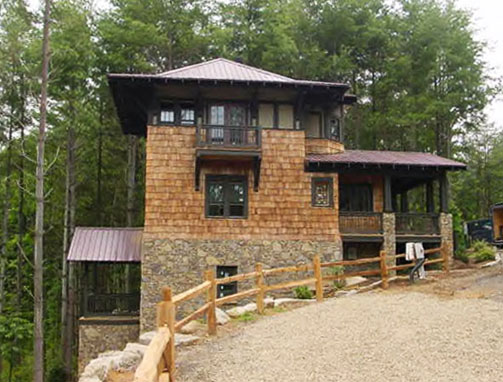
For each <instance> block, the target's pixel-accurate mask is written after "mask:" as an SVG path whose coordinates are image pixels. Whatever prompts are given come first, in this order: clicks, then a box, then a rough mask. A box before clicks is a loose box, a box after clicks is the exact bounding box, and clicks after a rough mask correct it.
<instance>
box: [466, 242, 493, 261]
mask: <svg viewBox="0 0 503 382" xmlns="http://www.w3.org/2000/svg"><path fill="white" fill-rule="evenodd" d="M468 257H469V258H470V259H473V261H474V262H475V263H481V262H483V261H490V260H494V259H495V258H496V250H495V249H494V247H493V246H491V245H489V244H488V243H486V242H485V241H476V242H475V243H473V246H472V248H470V251H469V253H468Z"/></svg>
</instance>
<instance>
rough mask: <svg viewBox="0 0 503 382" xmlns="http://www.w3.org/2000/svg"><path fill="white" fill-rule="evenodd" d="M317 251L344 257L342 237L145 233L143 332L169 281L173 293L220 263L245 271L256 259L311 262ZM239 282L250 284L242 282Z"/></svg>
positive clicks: (273, 263) (271, 264)
mask: <svg viewBox="0 0 503 382" xmlns="http://www.w3.org/2000/svg"><path fill="white" fill-rule="evenodd" d="M317 254H318V255H320V256H321V258H322V261H329V260H339V259H342V243H341V241H340V240H337V241H288V240H169V239H158V240H154V239H152V240H145V239H144V242H143V260H142V288H141V294H142V295H141V318H140V330H141V332H142V333H143V332H145V331H148V330H151V329H153V326H154V324H155V314H156V308H155V304H156V303H157V302H159V300H160V291H161V288H162V287H163V286H165V285H168V286H170V287H171V288H172V289H173V293H179V292H182V291H184V290H187V289H189V288H191V287H193V286H195V285H197V284H199V283H201V282H202V280H203V272H204V271H205V270H207V269H213V270H214V269H215V267H216V266H217V265H230V266H238V273H244V272H252V271H253V270H254V267H255V264H256V263H258V262H260V263H262V264H263V265H264V268H275V267H281V266H286V265H293V264H297V263H310V262H312V260H313V257H314V256H315V255H317ZM243 284H244V283H243ZM239 287H242V288H243V289H246V288H247V286H246V285H241V283H240V285H239ZM196 305H197V302H196ZM191 308H193V306H191V307H189V309H191ZM181 309H182V310H183V309H184V308H183V307H182V308H181Z"/></svg>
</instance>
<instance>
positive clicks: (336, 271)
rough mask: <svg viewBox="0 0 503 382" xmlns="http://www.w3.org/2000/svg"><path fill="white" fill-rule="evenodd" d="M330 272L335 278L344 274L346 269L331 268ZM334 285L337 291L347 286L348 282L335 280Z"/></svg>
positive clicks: (340, 267) (340, 266)
mask: <svg viewBox="0 0 503 382" xmlns="http://www.w3.org/2000/svg"><path fill="white" fill-rule="evenodd" d="M329 272H330V274H331V275H333V276H340V275H343V274H344V267H343V266H342V265H338V266H335V267H330V268H329ZM333 285H334V288H335V289H341V288H344V287H345V286H346V281H345V280H334V283H333Z"/></svg>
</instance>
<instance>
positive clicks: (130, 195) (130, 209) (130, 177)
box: [125, 135, 138, 293]
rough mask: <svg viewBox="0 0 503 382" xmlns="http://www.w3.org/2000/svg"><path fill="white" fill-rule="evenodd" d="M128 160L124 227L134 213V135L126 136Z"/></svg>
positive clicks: (127, 272) (128, 278)
mask: <svg viewBox="0 0 503 382" xmlns="http://www.w3.org/2000/svg"><path fill="white" fill-rule="evenodd" d="M128 143H129V144H128V158H127V215H126V220H127V221H126V225H127V226H128V227H132V226H133V222H134V212H135V189H136V158H137V152H138V137H137V136H136V135H129V136H128ZM125 281H126V288H125V289H126V293H129V292H130V285H131V267H130V265H129V264H126V267H125Z"/></svg>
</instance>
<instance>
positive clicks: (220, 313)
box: [216, 308, 231, 325]
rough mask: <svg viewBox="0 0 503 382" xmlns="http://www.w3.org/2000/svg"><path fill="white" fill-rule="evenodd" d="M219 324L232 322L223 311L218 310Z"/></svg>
mask: <svg viewBox="0 0 503 382" xmlns="http://www.w3.org/2000/svg"><path fill="white" fill-rule="evenodd" d="M216 316H217V324H218V325H225V324H226V323H228V322H229V321H230V319H231V318H230V317H229V316H228V315H227V313H225V312H224V311H223V310H222V309H219V308H216Z"/></svg>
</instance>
